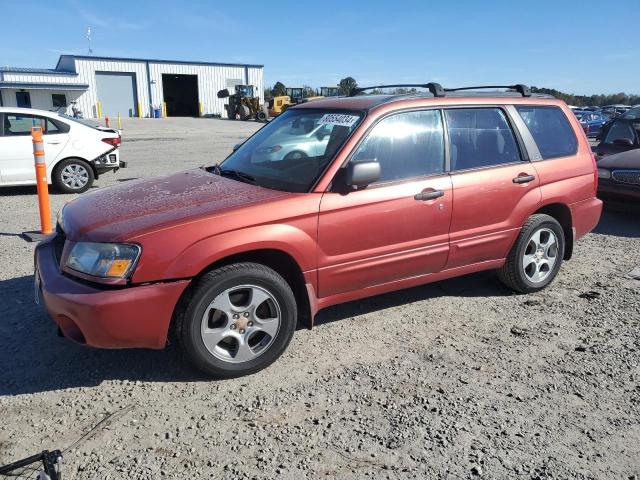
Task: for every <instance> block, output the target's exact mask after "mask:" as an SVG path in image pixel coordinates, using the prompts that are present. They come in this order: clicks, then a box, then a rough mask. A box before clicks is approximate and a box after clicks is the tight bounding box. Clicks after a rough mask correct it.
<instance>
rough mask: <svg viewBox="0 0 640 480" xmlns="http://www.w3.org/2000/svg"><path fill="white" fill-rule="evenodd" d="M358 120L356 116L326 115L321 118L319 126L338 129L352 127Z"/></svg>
mask: <svg viewBox="0 0 640 480" xmlns="http://www.w3.org/2000/svg"><path fill="white" fill-rule="evenodd" d="M359 119H360V117H358V116H357V115H343V114H340V113H327V114H325V115H323V116H322V118H321V119H320V121H319V122H318V124H319V125H337V126H340V127H353V125H354V124H355V123H356V122H357V121H358V120H359Z"/></svg>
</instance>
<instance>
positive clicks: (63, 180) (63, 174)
mask: <svg viewBox="0 0 640 480" xmlns="http://www.w3.org/2000/svg"><path fill="white" fill-rule="evenodd" d="M94 179H95V176H94V174H93V169H92V168H91V166H90V165H89V164H88V163H87V162H85V161H84V160H80V159H77V158H68V159H67V160H63V161H62V162H60V163H59V164H58V165H56V167H55V168H54V170H53V174H52V178H51V182H52V183H53V185H54V186H55V187H56V189H57V190H59V191H61V192H63V193H82V192H85V191H87V190H88V189H89V188H91V185H93V181H94Z"/></svg>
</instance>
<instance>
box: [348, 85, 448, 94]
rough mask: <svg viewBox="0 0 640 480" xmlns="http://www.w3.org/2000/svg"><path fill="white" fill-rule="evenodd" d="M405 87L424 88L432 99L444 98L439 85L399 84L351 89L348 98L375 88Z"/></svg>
mask: <svg viewBox="0 0 640 480" xmlns="http://www.w3.org/2000/svg"><path fill="white" fill-rule="evenodd" d="M405 87H409V88H426V89H427V90H429V91H430V92H431V94H432V95H433V96H434V97H444V96H445V89H444V88H442V85H440V84H439V83H433V82H430V83H399V84H396V85H374V86H371V87H356V88H352V89H351V91H350V92H349V96H350V97H353V96H355V95H358V94H359V93H362V92H364V91H366V90H373V89H377V88H405Z"/></svg>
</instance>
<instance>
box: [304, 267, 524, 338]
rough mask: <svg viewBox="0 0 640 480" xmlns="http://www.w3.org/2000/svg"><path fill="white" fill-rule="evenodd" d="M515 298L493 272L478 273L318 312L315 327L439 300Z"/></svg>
mask: <svg viewBox="0 0 640 480" xmlns="http://www.w3.org/2000/svg"><path fill="white" fill-rule="evenodd" d="M509 295H516V294H515V293H513V291H512V290H510V289H508V288H507V287H505V286H504V285H502V284H501V283H500V282H499V281H498V277H497V276H496V274H495V272H494V271H486V272H479V273H474V274H470V275H465V276H462V277H456V278H452V279H449V280H442V281H439V282H434V283H429V284H426V285H420V286H417V287H413V288H407V289H405V290H398V291H395V292H390V293H386V294H383V295H376V296H374V297H368V298H365V299H362V300H356V301H353V302H348V303H342V304H340V305H334V306H332V307H328V308H326V309H324V310H321V311H320V312H318V315H316V318H315V322H314V326H321V325H325V324H327V323H332V322H337V321H341V320H345V319H348V318H351V317H354V316H356V315H365V314H368V313H372V312H375V311H378V310H384V309H387V308H394V307H398V306H400V305H405V304H409V303H414V302H420V301H423V300H429V299H433V298H438V297H484V298H490V297H504V296H509Z"/></svg>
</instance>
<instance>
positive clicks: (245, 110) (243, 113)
mask: <svg viewBox="0 0 640 480" xmlns="http://www.w3.org/2000/svg"><path fill="white" fill-rule="evenodd" d="M238 115H240V120H249V118H250V117H251V110H250V109H249V107H247V106H246V105H240V106H239V107H238Z"/></svg>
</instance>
